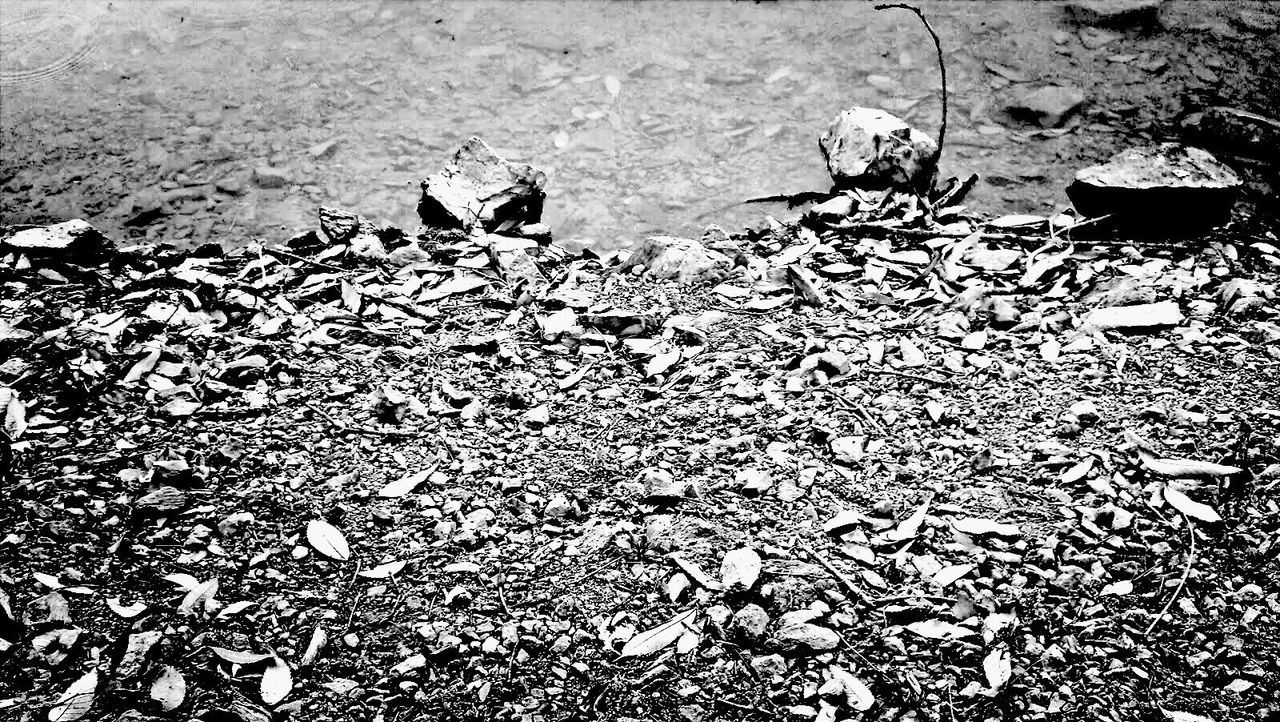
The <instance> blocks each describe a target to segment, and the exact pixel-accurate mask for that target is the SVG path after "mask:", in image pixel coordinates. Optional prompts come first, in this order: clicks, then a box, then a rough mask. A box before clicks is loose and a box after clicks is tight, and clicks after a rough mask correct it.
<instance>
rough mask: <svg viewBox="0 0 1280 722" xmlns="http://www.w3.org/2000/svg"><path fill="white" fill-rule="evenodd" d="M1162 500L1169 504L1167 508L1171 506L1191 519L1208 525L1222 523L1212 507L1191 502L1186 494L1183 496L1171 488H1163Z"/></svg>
mask: <svg viewBox="0 0 1280 722" xmlns="http://www.w3.org/2000/svg"><path fill="white" fill-rule="evenodd" d="M1164 500H1165V501H1167V502H1169V506H1172V507H1173V508H1174V509H1177V510H1178V511H1180V512H1182V513H1183V514H1186V515H1187V516H1189V517H1191V518H1192V519H1198V520H1200V521H1203V522H1206V523H1209V524H1216V523H1218V522H1220V521H1222V517H1221V516H1219V515H1218V512H1216V511H1214V510H1213V507H1211V506H1209V505H1208V504H1201V503H1200V502H1198V501H1192V500H1191V499H1190V498H1189V497H1188V496H1187V495H1186V494H1183V493H1182V492H1180V491H1178V490H1177V489H1175V488H1173V487H1172V486H1166V487H1165V488H1164Z"/></svg>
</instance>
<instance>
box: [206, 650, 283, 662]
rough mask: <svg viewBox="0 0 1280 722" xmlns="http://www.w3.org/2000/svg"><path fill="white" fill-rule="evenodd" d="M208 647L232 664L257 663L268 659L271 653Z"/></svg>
mask: <svg viewBox="0 0 1280 722" xmlns="http://www.w3.org/2000/svg"><path fill="white" fill-rule="evenodd" d="M209 649H210V650H211V651H212V652H213V653H214V654H216V655H218V656H219V657H221V658H222V659H223V660H225V661H227V662H230V663H232V664H257V663H258V662H262V661H265V660H268V659H271V658H272V656H273V655H270V654H255V653H253V652H241V651H239V650H235V649H226V648H225V647H209Z"/></svg>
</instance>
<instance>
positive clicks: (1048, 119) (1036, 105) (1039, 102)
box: [1008, 85, 1085, 128]
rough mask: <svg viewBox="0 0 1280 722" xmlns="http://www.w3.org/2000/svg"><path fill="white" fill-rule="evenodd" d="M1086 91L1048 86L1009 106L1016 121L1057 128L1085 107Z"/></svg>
mask: <svg viewBox="0 0 1280 722" xmlns="http://www.w3.org/2000/svg"><path fill="white" fill-rule="evenodd" d="M1084 99H1085V95H1084V91H1083V90H1081V89H1079V88H1076V87H1072V86H1069V85H1046V86H1045V87H1043V88H1038V89H1036V90H1032V91H1030V92H1028V93H1025V94H1023V95H1022V96H1020V97H1019V98H1018V99H1016V100H1015V101H1013V102H1012V103H1010V104H1009V106H1008V110H1009V115H1010V116H1011V117H1012V118H1014V119H1015V120H1019V121H1023V122H1026V123H1034V124H1036V125H1039V126H1040V127H1042V128H1056V127H1057V126H1059V125H1062V123H1063V121H1065V120H1066V119H1067V118H1068V117H1070V116H1071V115H1072V114H1074V113H1075V112H1076V111H1077V110H1079V109H1080V106H1082V105H1084Z"/></svg>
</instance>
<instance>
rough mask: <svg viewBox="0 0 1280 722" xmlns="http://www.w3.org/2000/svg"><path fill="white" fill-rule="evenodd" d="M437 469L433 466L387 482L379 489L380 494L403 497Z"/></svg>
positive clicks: (384, 496) (388, 497)
mask: <svg viewBox="0 0 1280 722" xmlns="http://www.w3.org/2000/svg"><path fill="white" fill-rule="evenodd" d="M435 470H436V467H434V466H433V467H431V468H429V469H424V470H422V471H419V472H417V473H416V474H409V475H408V476H405V477H403V478H400V479H397V480H395V481H390V482H387V484H386V485H385V486H383V487H382V488H381V489H379V490H378V496H381V497H383V498H384V499H397V498H399V497H402V496H404V495H405V494H408V493H409V492H411V491H413V490H414V489H416V488H418V485H419V484H421V483H422V482H424V481H426V480H427V479H428V478H429V477H430V476H431V475H432V474H434V473H435Z"/></svg>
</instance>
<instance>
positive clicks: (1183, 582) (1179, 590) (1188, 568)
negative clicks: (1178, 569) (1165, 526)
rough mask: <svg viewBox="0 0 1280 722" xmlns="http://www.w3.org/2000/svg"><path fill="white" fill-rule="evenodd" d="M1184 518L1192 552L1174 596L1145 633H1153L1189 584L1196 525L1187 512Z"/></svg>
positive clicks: (1183, 515) (1194, 552)
mask: <svg viewBox="0 0 1280 722" xmlns="http://www.w3.org/2000/svg"><path fill="white" fill-rule="evenodd" d="M1182 520H1183V521H1185V522H1186V523H1187V532H1188V533H1189V535H1190V536H1191V552H1190V553H1189V554H1187V566H1186V567H1185V568H1183V570H1182V579H1181V580H1179V581H1178V588H1177V589H1174V590H1173V596H1171V597H1169V601H1167V602H1165V603H1164V609H1161V610H1160V613H1159V614H1157V615H1156V618H1155V619H1153V620H1151V624H1150V626H1148V627H1147V631H1145V632H1143V634H1144V635H1147V634H1151V630H1153V629H1155V628H1156V625H1157V624H1159V623H1160V620H1161V619H1164V615H1165V613H1166V612H1168V611H1169V607H1172V606H1173V601H1174V600H1175V599H1177V598H1178V595H1179V594H1181V593H1182V588H1183V587H1185V586H1187V577H1189V576H1191V566H1192V565H1193V564H1195V563H1196V525H1195V524H1193V523H1192V522H1191V519H1190V518H1189V517H1188V516H1187V514H1186V512H1182Z"/></svg>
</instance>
